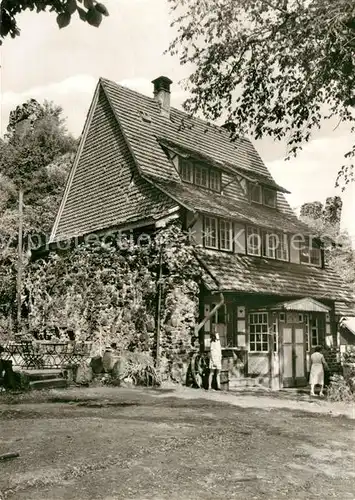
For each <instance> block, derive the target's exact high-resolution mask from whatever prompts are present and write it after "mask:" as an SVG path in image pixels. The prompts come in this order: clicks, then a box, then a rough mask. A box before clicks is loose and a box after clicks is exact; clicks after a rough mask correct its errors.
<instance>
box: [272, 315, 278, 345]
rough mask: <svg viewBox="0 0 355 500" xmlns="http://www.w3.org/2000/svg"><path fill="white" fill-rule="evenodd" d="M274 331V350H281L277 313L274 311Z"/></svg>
mask: <svg viewBox="0 0 355 500" xmlns="http://www.w3.org/2000/svg"><path fill="white" fill-rule="evenodd" d="M272 333H273V350H274V352H278V351H279V330H278V324H277V314H276V313H273V318H272Z"/></svg>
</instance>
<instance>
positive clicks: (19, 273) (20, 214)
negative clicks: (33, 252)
mask: <svg viewBox="0 0 355 500" xmlns="http://www.w3.org/2000/svg"><path fill="white" fill-rule="evenodd" d="M22 246H23V188H22V187H20V190H19V195H18V262H17V333H20V332H21V326H22V325H21V323H22V321H21V312H22V311H21V309H22V271H23V248H22Z"/></svg>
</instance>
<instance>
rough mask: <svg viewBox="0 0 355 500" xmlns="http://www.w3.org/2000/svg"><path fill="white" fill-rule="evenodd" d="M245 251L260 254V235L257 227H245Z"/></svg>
mask: <svg viewBox="0 0 355 500" xmlns="http://www.w3.org/2000/svg"><path fill="white" fill-rule="evenodd" d="M247 252H248V254H249V255H258V256H260V255H261V236H260V229H259V228H257V227H251V226H248V228H247Z"/></svg>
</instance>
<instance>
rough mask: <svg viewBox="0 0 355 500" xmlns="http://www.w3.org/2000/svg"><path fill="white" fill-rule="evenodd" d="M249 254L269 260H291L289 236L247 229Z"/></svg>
mask: <svg viewBox="0 0 355 500" xmlns="http://www.w3.org/2000/svg"><path fill="white" fill-rule="evenodd" d="M247 253H248V254H249V255H257V256H261V255H263V257H267V258H268V259H277V260H284V261H288V260H289V249H288V236H287V234H284V233H279V232H277V231H275V232H271V231H261V230H260V229H259V228H258V227H252V226H248V228H247Z"/></svg>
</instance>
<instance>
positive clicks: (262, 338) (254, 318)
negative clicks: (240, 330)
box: [249, 312, 269, 352]
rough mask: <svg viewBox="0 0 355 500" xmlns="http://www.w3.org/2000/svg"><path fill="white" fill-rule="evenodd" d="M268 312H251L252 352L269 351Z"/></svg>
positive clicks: (250, 341) (250, 337)
mask: <svg viewBox="0 0 355 500" xmlns="http://www.w3.org/2000/svg"><path fill="white" fill-rule="evenodd" d="M268 350H269V335H268V314H267V313H266V312H263V313H250V314H249V351H250V352H268Z"/></svg>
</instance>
